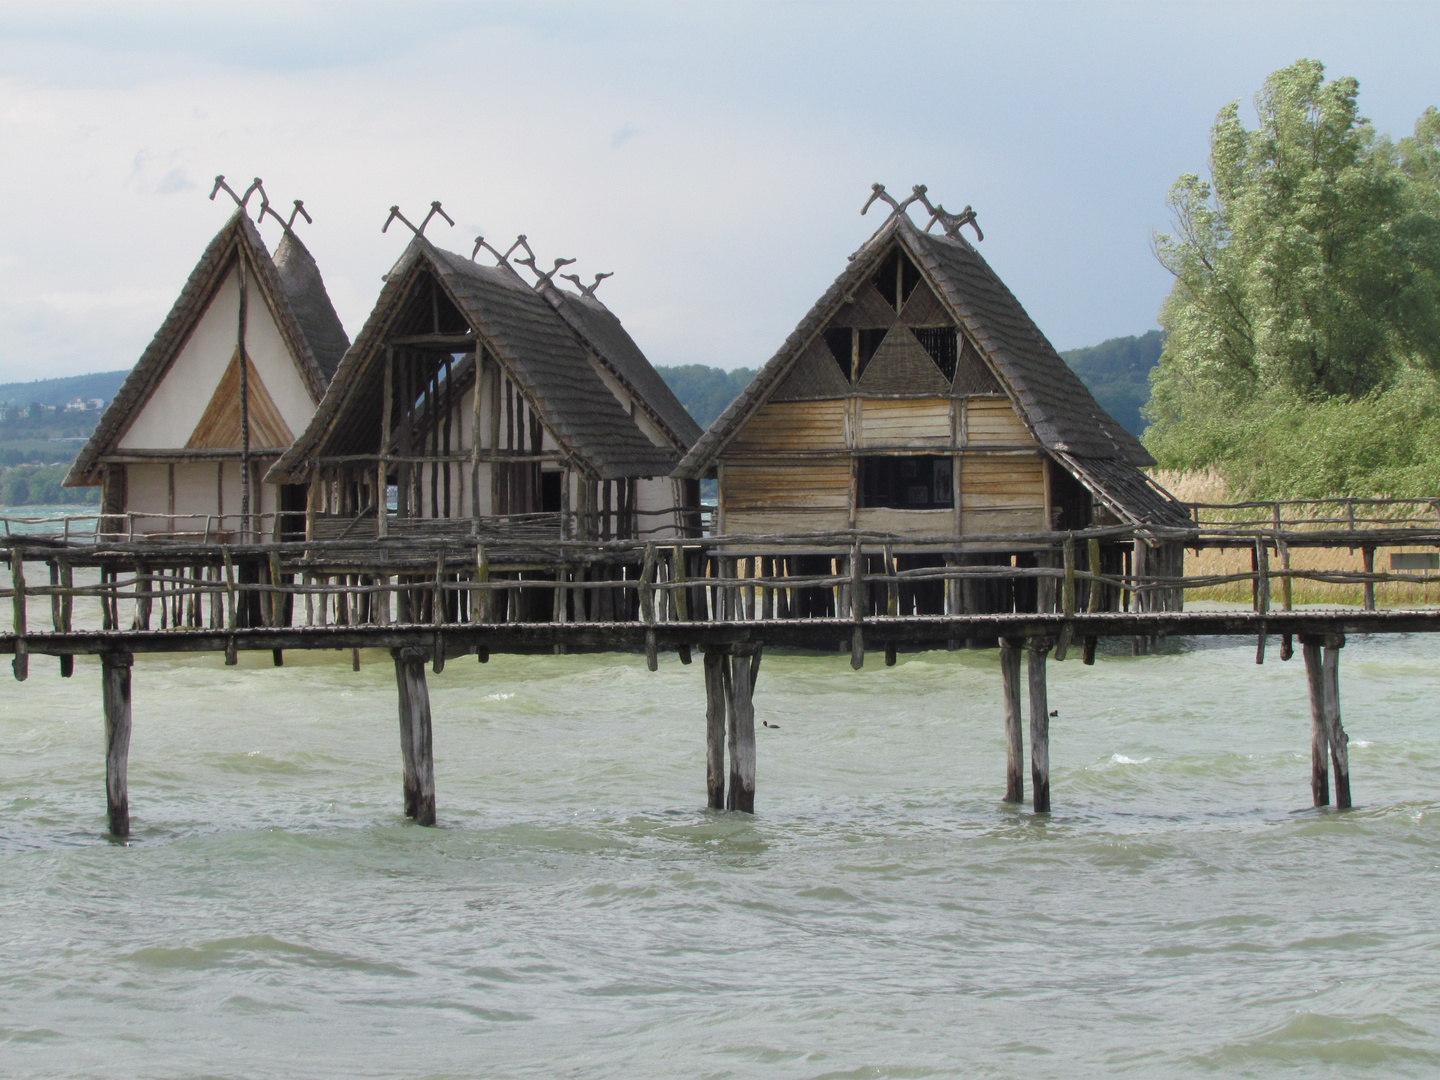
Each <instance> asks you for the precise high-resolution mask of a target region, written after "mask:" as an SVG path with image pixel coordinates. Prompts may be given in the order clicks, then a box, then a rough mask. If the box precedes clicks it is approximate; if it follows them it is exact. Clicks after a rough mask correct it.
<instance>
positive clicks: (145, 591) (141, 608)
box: [135, 563, 165, 630]
mask: <svg viewBox="0 0 1440 1080" xmlns="http://www.w3.org/2000/svg"><path fill="white" fill-rule="evenodd" d="M153 589H154V585H153V584H152V582H151V581H150V574H149V572H148V571H147V570H146V568H145V566H144V565H143V564H141V563H136V564H135V629H136V630H149V629H150V614H151V611H152V610H153V607H154V604H153V601H152V600H151V599H150V593H151V592H152V591H153ZM160 603H161V613H162V614H163V613H164V603H165V602H164V600H163V599H162V600H161V602H160Z"/></svg>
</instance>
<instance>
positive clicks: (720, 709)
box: [704, 649, 730, 810]
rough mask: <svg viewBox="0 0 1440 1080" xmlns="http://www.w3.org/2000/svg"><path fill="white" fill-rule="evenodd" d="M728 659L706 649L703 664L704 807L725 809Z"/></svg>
mask: <svg viewBox="0 0 1440 1080" xmlns="http://www.w3.org/2000/svg"><path fill="white" fill-rule="evenodd" d="M729 660H730V658H729V657H728V656H726V655H725V654H724V653H723V652H721V651H719V650H718V649H706V650H705V653H704V666H705V790H706V793H707V795H706V798H707V802H706V804H705V805H706V806H708V807H709V808H710V809H711V810H723V809H725V713H726V704H725V681H726V680H725V671H724V668H725V665H726V664H728V663H729Z"/></svg>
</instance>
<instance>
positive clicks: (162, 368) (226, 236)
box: [65, 209, 350, 487]
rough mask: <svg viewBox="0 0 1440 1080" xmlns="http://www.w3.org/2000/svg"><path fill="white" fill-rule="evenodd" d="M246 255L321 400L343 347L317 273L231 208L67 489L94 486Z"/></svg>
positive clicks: (291, 240) (297, 245) (303, 253)
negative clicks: (269, 245) (270, 244)
mask: <svg viewBox="0 0 1440 1080" xmlns="http://www.w3.org/2000/svg"><path fill="white" fill-rule="evenodd" d="M241 251H243V252H244V253H245V256H246V259H247V262H248V265H249V266H250V267H251V269H252V270H253V272H254V277H253V279H252V280H253V283H254V284H255V286H256V287H257V288H258V289H259V290H260V292H261V293H262V295H263V296H264V298H265V301H266V303H267V304H268V306H269V308H270V310H271V312H273V313H274V315H275V322H276V325H277V326H278V327H279V329H280V334H281V337H282V338H283V339H284V341H285V344H286V347H287V348H288V349H289V352H290V355H291V357H292V358H293V359H294V361H295V365H296V367H297V368H298V369H299V371H300V375H301V378H302V379H304V381H305V385H306V387H307V388H308V389H309V391H310V394H311V396H312V397H313V398H314V399H315V400H316V401H319V400H320V398H321V397H322V396H323V395H324V393H325V388H326V386H327V385H329V382H330V376H331V375H332V374H334V372H335V368H336V366H337V365H338V364H339V363H340V357H341V356H343V355H344V353H345V350H346V349H347V348H348V347H349V344H350V341H349V338H348V337H347V336H346V334H345V328H344V327H343V326H341V325H340V319H339V317H338V316H337V315H336V314H335V309H334V307H332V306H331V304H330V297H329V296H328V295H327V294H326V292H325V283H324V282H323V281H322V280H321V279H320V270H319V268H318V267H317V266H316V265H315V260H314V258H313V257H312V256H311V254H310V252H309V251H308V250H307V249H306V247H305V245H304V244H303V243H301V242H300V238H299V237H297V236H296V235H295V234H294V233H293V232H291V231H288V230H287V232H286V234H285V236H284V238H283V239H282V240H281V241H280V246H279V247H278V248H277V249H276V252H275V257H274V259H272V258H271V257H270V252H269V251H268V250H267V249H266V247H265V241H264V240H263V239H261V237H260V232H259V230H258V229H256V228H255V225H254V223H253V222H251V220H250V219H249V218H248V217H246V216H245V212H244V211H243V210H240V209H237V210H236V211H235V213H234V214H233V215H231V217H230V220H229V221H227V222H226V223H225V227H224V228H222V229H221V230H220V231H219V232H218V233H216V234H215V238H214V239H213V240H211V241H210V243H209V244H208V245H207V246H206V248H205V252H204V254H203V255H201V256H200V261H199V262H197V263H196V264H195V269H193V270H192V271H190V276H189V278H187V279H186V281H185V286H184V288H182V289H181V290H180V295H179V297H178V298H177V299H176V301H175V304H174V306H173V307H171V309H170V313H169V314H168V315H167V316H165V321H164V322H163V323H161V324H160V329H159V330H158V331H157V332H156V334H155V337H154V338H153V339H151V342H150V344H149V345H148V346H147V347H146V349H145V351H144V352H143V353H141V354H140V359H139V360H138V361H137V362H136V364H135V366H134V367H133V368H132V369H131V370H130V374H129V375H128V376H126V378H125V382H124V383H123V384H121V387H120V390H119V391H118V392H117V393H116V395H115V399H114V400H113V401H111V402H110V405H109V407H108V408H107V409H106V410H105V412H104V413H103V414H102V415H101V417H100V422H99V423H98V424H97V425H96V426H95V431H94V433H93V434H91V436H90V440H89V441H88V442H87V443H86V444H85V446H84V448H83V449H82V450H81V451H80V454H79V456H78V457H77V458H76V459H75V464H74V465H73V466H71V469H70V472H69V474H68V475H66V477H65V485H66V486H67V487H83V486H86V485H93V484H98V483H99V482H100V476H99V464H100V458H101V457H102V456H104V455H105V454H107V453H110V452H112V451H113V450H114V449H115V447H116V445H117V444H118V443H119V442H120V440H121V439H122V438H124V436H125V432H126V431H127V430H128V429H129V427H130V424H131V423H132V422H133V421H134V419H135V418H136V417H137V416H138V415H139V414H140V410H141V409H142V408H144V406H145V403H146V402H147V401H148V400H149V399H150V395H151V394H152V393H153V392H154V390H155V388H156V387H157V386H158V385H159V384H160V381H161V380H162V379H164V377H165V373H166V372H167V371H169V370H170V365H171V364H172V363H173V362H174V360H175V357H176V356H178V355H179V353H180V350H181V349H182V348H183V347H184V345H185V342H186V340H187V339H188V338H189V337H190V334H191V332H192V331H193V330H194V328H195V325H196V323H198V322H199V320H200V317H201V316H202V315H203V314H204V313H205V310H206V308H208V307H209V306H210V302H211V300H212V299H213V298H214V296H215V292H216V290H217V289H218V288H219V287H220V285H221V283H222V282H223V281H224V280H225V278H226V277H227V276H228V275H229V273H230V272H231V270H232V269H233V268H234V266H235V263H236V259H237V258H238V257H239V254H240V252H241Z"/></svg>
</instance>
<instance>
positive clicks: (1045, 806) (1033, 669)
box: [1026, 638, 1050, 814]
mask: <svg viewBox="0 0 1440 1080" xmlns="http://www.w3.org/2000/svg"><path fill="white" fill-rule="evenodd" d="M1049 651H1050V640H1049V639H1048V638H1031V639H1030V642H1029V647H1028V649H1027V650H1026V653H1027V660H1028V663H1027V667H1026V674H1027V676H1028V681H1029V684H1030V686H1029V690H1030V783H1031V784H1032V785H1033V786H1034V790H1035V812H1036V813H1037V814H1048V813H1049V812H1050V704H1049V698H1048V697H1047V696H1046V694H1045V657H1046V654H1047V653H1048V652H1049Z"/></svg>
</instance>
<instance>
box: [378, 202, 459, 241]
mask: <svg viewBox="0 0 1440 1080" xmlns="http://www.w3.org/2000/svg"><path fill="white" fill-rule="evenodd" d="M437 214H438V215H439V216H440V217H442V218H444V219H445V220H446V221H447V222H449V223H450V227H451V228H452V229H453V228H454V227H455V219H454V218H452V217H451V216H450V215H449V214H447V213H445V211H444V210H442V209H440V202H439V200H438V199H437V200H436V201H435V202H432V203H431V204H430V212H429V213H428V214H426V215H425V217H424V219H423V220H421V222H420V225H419V227H418V228H417V227H416V226H415V225H412V224H411V223H410V219H409V218H407V217H406V216H405V215H404V214H402V213H401V212H400V207H398V206H392V207H390V216H389V217H387V218H386V219H385V224H384V225H382V226H381V227H380V231H381V232H382V233H383V232H389V231H390V224H391V222H394V221H397V220H398V221H399V222H400V223H401V224H402V225H404V226H405V227H406V228H407V229H409V230H410V231H411V232H412V233H414V234H415V235H416V236H421V237H423V236H424V235H425V226H427V225H429V224H430V221H431V219H432V218H434V217H435V216H436V215H437Z"/></svg>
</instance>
